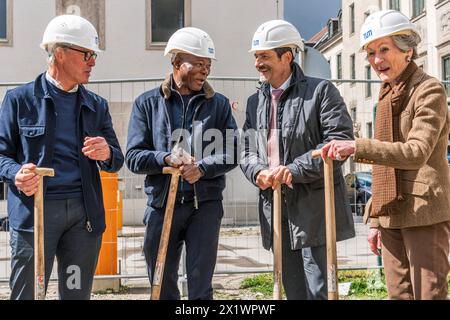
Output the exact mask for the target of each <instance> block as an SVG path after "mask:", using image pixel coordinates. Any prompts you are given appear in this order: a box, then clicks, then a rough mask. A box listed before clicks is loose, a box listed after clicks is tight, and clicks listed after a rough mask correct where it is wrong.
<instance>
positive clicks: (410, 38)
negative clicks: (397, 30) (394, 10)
mask: <svg viewBox="0 0 450 320" xmlns="http://www.w3.org/2000/svg"><path fill="white" fill-rule="evenodd" d="M392 40H393V41H394V43H395V45H396V46H397V48H399V49H400V50H401V51H403V52H406V51H408V50H409V49H413V55H412V57H411V58H412V59H416V58H417V57H418V54H417V45H418V44H419V43H420V36H419V35H418V34H417V33H415V32H411V33H408V34H396V35H393V36H392Z"/></svg>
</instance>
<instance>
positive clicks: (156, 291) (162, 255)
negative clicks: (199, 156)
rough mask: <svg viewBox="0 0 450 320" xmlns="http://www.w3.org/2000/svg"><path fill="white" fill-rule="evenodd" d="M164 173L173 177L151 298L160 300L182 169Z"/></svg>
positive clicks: (172, 169)
mask: <svg viewBox="0 0 450 320" xmlns="http://www.w3.org/2000/svg"><path fill="white" fill-rule="evenodd" d="M163 173H164V174H170V175H171V179H170V189H169V195H168V197H167V204H166V212H165V214H164V222H163V229H162V233H161V240H160V242H159V248H158V257H157V258H156V266H155V270H154V274H153V281H152V295H151V298H150V299H151V300H159V296H160V293H161V284H162V280H163V275H164V266H165V263H166V256H167V246H168V244H169V236H170V228H171V226H172V217H173V210H174V207H175V199H176V196H177V190H178V180H179V178H180V175H181V172H180V169H178V168H173V167H165V168H163Z"/></svg>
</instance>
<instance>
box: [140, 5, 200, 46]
mask: <svg viewBox="0 0 450 320" xmlns="http://www.w3.org/2000/svg"><path fill="white" fill-rule="evenodd" d="M191 8H192V0H184V27H189V26H191V21H192V14H191ZM166 44H167V42H152V0H145V49H146V50H164V48H165V47H166Z"/></svg>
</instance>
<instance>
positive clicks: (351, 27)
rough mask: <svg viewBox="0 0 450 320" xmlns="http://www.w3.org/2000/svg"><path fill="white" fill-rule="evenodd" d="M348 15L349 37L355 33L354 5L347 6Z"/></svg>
mask: <svg viewBox="0 0 450 320" xmlns="http://www.w3.org/2000/svg"><path fill="white" fill-rule="evenodd" d="M349 9H350V12H349V15H350V19H349V20H350V35H352V34H354V33H355V30H356V25H355V3H352V4H351V5H349Z"/></svg>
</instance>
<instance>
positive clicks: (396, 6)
mask: <svg viewBox="0 0 450 320" xmlns="http://www.w3.org/2000/svg"><path fill="white" fill-rule="evenodd" d="M389 9H392V10H397V11H400V0H389Z"/></svg>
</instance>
